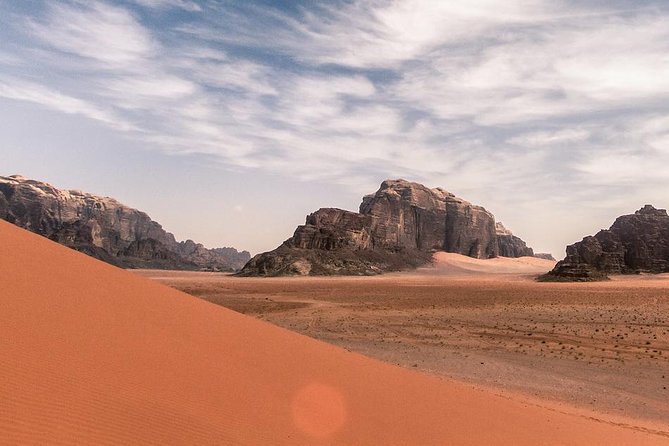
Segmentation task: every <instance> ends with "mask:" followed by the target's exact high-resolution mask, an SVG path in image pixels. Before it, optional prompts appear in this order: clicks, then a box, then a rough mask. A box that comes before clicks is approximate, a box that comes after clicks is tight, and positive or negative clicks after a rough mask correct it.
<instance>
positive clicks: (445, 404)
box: [0, 222, 669, 445]
mask: <svg viewBox="0 0 669 446" xmlns="http://www.w3.org/2000/svg"><path fill="white" fill-rule="evenodd" d="M0 244H1V246H2V250H3V256H1V257H0V268H1V269H2V271H3V287H2V290H1V291H0V292H1V293H2V294H1V296H2V303H3V311H2V313H1V316H0V317H2V320H3V323H2V324H0V327H1V329H2V339H3V342H2V343H0V349H1V350H0V354H1V355H2V357H3V358H4V361H3V364H2V371H1V373H2V380H0V393H1V394H2V399H0V401H1V403H0V404H1V405H0V408H1V409H2V413H3V416H2V417H1V418H0V433H1V435H0V438H2V442H3V443H5V444H45V443H46V444H82V443H87V444H129V443H132V444H138V443H141V444H158V443H160V444H195V443H197V444H216V443H218V444H220V443H223V444H379V443H382V444H397V445H402V444H444V443H446V444H452V445H472V444H492V443H494V444H500V445H504V444H508V445H535V444H542V443H544V444H565V445H567V444H568V445H575V444H583V445H597V444H607V445H609V444H635V445H655V444H658V445H659V444H668V443H669V437H667V434H666V432H665V431H661V430H653V429H649V428H648V427H641V426H637V425H635V424H627V423H621V422H620V421H614V420H613V419H611V420H610V421H607V417H606V416H602V417H601V418H592V417H590V416H584V415H582V414H578V413H569V412H566V411H563V410H556V409H554V408H550V407H547V406H537V405H536V404H533V403H531V402H528V401H524V400H523V399H518V398H509V397H507V396H500V395H497V394H495V393H494V392H490V391H483V390H480V389H477V388H472V386H470V385H467V384H463V383H459V382H456V381H453V380H448V379H444V378H438V377H435V376H430V375H426V374H421V373H418V372H415V371H410V370H406V369H404V368H400V367H396V366H393V365H390V364H385V363H382V362H379V361H376V360H373V359H370V358H367V357H364V356H362V355H360V354H358V353H354V352H351V351H347V350H345V349H342V348H339V347H335V346H331V345H329V344H325V343H322V342H320V341H317V340H313V339H310V338H308V337H305V336H302V335H299V334H296V333H292V332H290V331H287V330H285V329H282V328H279V327H276V326H273V325H270V324H268V323H267V322H265V321H259V320H257V319H256V318H252V317H249V316H245V315H242V314H239V313H236V312H233V311H231V310H228V309H225V308H222V307H220V306H216V305H213V304H212V303H210V302H205V301H203V300H201V299H195V298H193V297H192V296H189V295H187V294H183V293H181V292H179V291H177V290H174V289H171V288H168V287H165V286H163V285H160V284H157V283H155V282H152V281H149V280H147V279H146V278H143V277H140V276H138V275H137V274H135V273H132V272H127V271H123V270H121V269H118V268H116V267H113V266H110V265H107V264H105V263H102V262H100V261H98V260H95V259H92V258H90V257H88V256H86V255H84V254H81V253H77V252H75V251H74V250H71V249H69V248H66V247H63V246H60V245H58V244H56V243H55V242H53V241H49V240H47V239H45V238H43V237H40V236H38V235H35V234H32V233H30V232H28V231H25V230H23V229H20V228H17V227H15V226H13V225H11V224H9V223H6V222H0ZM182 274H183V273H182ZM188 274H201V273H188ZM210 274H211V273H210ZM211 277H215V276H211ZM255 280H264V281H265V282H264V283H265V284H267V285H271V286H273V289H274V290H275V291H277V292H278V293H280V294H281V293H286V294H287V293H289V290H290V287H291V286H295V285H296V284H298V285H299V284H300V282H296V281H293V282H292V285H291V284H289V283H287V282H284V283H283V284H282V285H283V286H281V287H277V285H279V283H271V282H267V281H266V280H267V279H255ZM270 280H271V279H270ZM280 280H284V281H286V280H292V279H280ZM344 280H351V279H344ZM391 280H392V279H391ZM246 283H247V286H254V285H253V283H252V282H248V281H247V282H246ZM302 283H305V282H302ZM391 283H392V281H391ZM256 286H257V285H256ZM393 286H395V285H393ZM235 288H236V287H235ZM330 290H331V288H330ZM358 297H360V296H358ZM238 299H242V300H244V299H245V297H244V296H239V297H238ZM262 299H263V300H264V299H265V298H262ZM293 305H295V304H293ZM370 329H371V328H370Z"/></svg>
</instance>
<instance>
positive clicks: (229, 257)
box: [0, 175, 250, 271]
mask: <svg viewBox="0 0 669 446" xmlns="http://www.w3.org/2000/svg"><path fill="white" fill-rule="evenodd" d="M0 218H2V219H4V220H7V221H9V222H11V223H14V224H15V225H17V226H21V227H23V228H25V229H28V230H30V231H32V232H36V233H38V234H40V235H43V236H45V237H47V238H49V239H51V240H54V241H57V242H59V243H61V244H63V245H66V246H69V247H71V248H74V249H76V250H78V251H82V252H85V253H86V254H89V255H91V256H93V257H96V258H98V259H100V260H103V261H105V262H108V263H111V264H114V265H117V266H121V267H127V268H140V267H142V268H164V269H205V270H219V271H232V270H238V269H239V268H241V267H242V266H243V265H244V264H245V263H246V261H248V259H249V258H250V255H249V253H248V252H246V251H243V252H241V253H240V252H237V250H235V249H232V248H220V249H214V250H211V249H206V248H205V247H204V246H202V245H201V244H197V243H195V242H193V241H192V240H188V241H186V242H177V241H176V240H175V238H174V236H173V235H172V234H170V233H169V232H166V231H165V230H164V229H163V228H162V226H160V224H158V223H156V222H155V221H153V220H151V218H150V217H149V216H148V215H147V214H145V213H144V212H141V211H138V210H137V209H132V208H129V207H127V206H124V205H123V204H121V203H119V202H118V201H116V200H114V199H113V198H108V197H98V196H95V195H91V194H87V193H83V192H79V191H74V190H67V191H66V190H59V189H56V188H55V187H53V186H51V185H49V184H46V183H42V182H39V181H34V180H30V179H27V178H24V177H21V176H17V175H15V176H10V177H2V176H0Z"/></svg>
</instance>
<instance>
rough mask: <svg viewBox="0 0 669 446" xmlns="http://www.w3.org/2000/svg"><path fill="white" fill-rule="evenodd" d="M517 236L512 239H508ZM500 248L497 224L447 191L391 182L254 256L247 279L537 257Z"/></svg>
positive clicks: (516, 243)
mask: <svg viewBox="0 0 669 446" xmlns="http://www.w3.org/2000/svg"><path fill="white" fill-rule="evenodd" d="M509 234H510V233H509ZM503 238H504V240H503V241H500V238H499V237H498V234H497V229H496V225H495V217H494V216H493V215H492V214H491V213H490V212H488V211H486V210H485V209H484V208H482V207H480V206H475V205H473V204H471V203H468V202H467V201H465V200H462V199H460V198H458V197H456V196H454V195H453V194H451V193H449V192H446V191H445V190H443V189H441V188H437V189H429V188H427V187H425V186H423V185H421V184H418V183H412V182H409V181H405V180H386V181H384V182H383V183H382V184H381V187H380V188H379V190H378V191H377V192H376V193H374V194H371V195H367V196H365V197H364V198H363V200H362V204H361V205H360V212H351V211H345V210H342V209H332V208H322V209H319V210H318V211H316V212H314V213H313V214H310V215H308V216H307V219H306V222H305V224H304V225H302V226H299V227H298V228H297V229H296V230H295V233H294V234H293V236H292V237H291V238H289V239H288V240H286V241H285V242H284V243H283V244H282V245H281V246H280V247H279V248H277V249H275V250H274V251H270V252H266V253H263V254H259V255H257V256H255V257H254V258H253V259H251V261H250V262H249V263H247V264H246V266H244V268H243V269H242V271H241V272H240V275H244V276H276V275H297V274H300V275H307V274H310V275H330V274H350V275H369V274H379V273H382V272H385V271H399V270H404V269H409V268H415V267H417V266H421V265H424V264H426V263H429V262H430V261H431V257H432V252H434V251H447V252H455V253H459V254H464V255H467V256H470V257H476V258H491V257H496V256H497V255H499V254H500V248H501V247H503V249H504V252H505V253H507V254H509V255H510V256H512V257H518V256H523V255H532V250H531V248H528V247H527V246H526V244H525V243H524V242H523V241H522V240H520V239H518V238H517V237H515V236H513V235H512V234H511V235H509V236H507V235H504V236H503Z"/></svg>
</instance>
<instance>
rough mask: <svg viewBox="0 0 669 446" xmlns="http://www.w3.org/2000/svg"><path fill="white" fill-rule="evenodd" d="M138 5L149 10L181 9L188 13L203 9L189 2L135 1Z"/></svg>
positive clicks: (169, 0)
mask: <svg viewBox="0 0 669 446" xmlns="http://www.w3.org/2000/svg"><path fill="white" fill-rule="evenodd" d="M135 2H136V3H137V4H138V5H141V6H145V7H148V8H158V9H160V8H181V9H185V10H186V11H193V12H200V11H202V7H201V6H200V5H198V4H197V3H196V2H194V1H188V0H135Z"/></svg>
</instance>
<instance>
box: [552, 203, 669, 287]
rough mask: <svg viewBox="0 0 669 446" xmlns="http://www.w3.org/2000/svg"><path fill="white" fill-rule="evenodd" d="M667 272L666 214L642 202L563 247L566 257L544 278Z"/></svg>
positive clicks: (668, 238) (668, 228)
mask: <svg viewBox="0 0 669 446" xmlns="http://www.w3.org/2000/svg"><path fill="white" fill-rule="evenodd" d="M665 272H669V215H667V211H666V210H664V209H655V208H654V207H653V206H651V205H646V206H644V207H643V208H641V209H640V210H638V211H636V212H635V213H634V214H631V215H623V216H622V217H618V218H617V219H616V221H615V222H614V223H613V225H612V226H611V228H609V229H604V230H601V231H599V232H598V233H597V234H595V235H594V236H588V237H585V238H584V239H583V240H582V241H580V242H578V243H574V244H573V245H570V246H567V256H566V257H565V258H564V260H562V261H560V262H558V264H557V265H556V266H555V268H554V269H553V270H552V271H551V272H550V273H548V274H546V275H545V276H543V277H542V279H544V280H572V281H590V280H601V279H606V277H607V275H608V274H638V273H665Z"/></svg>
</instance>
